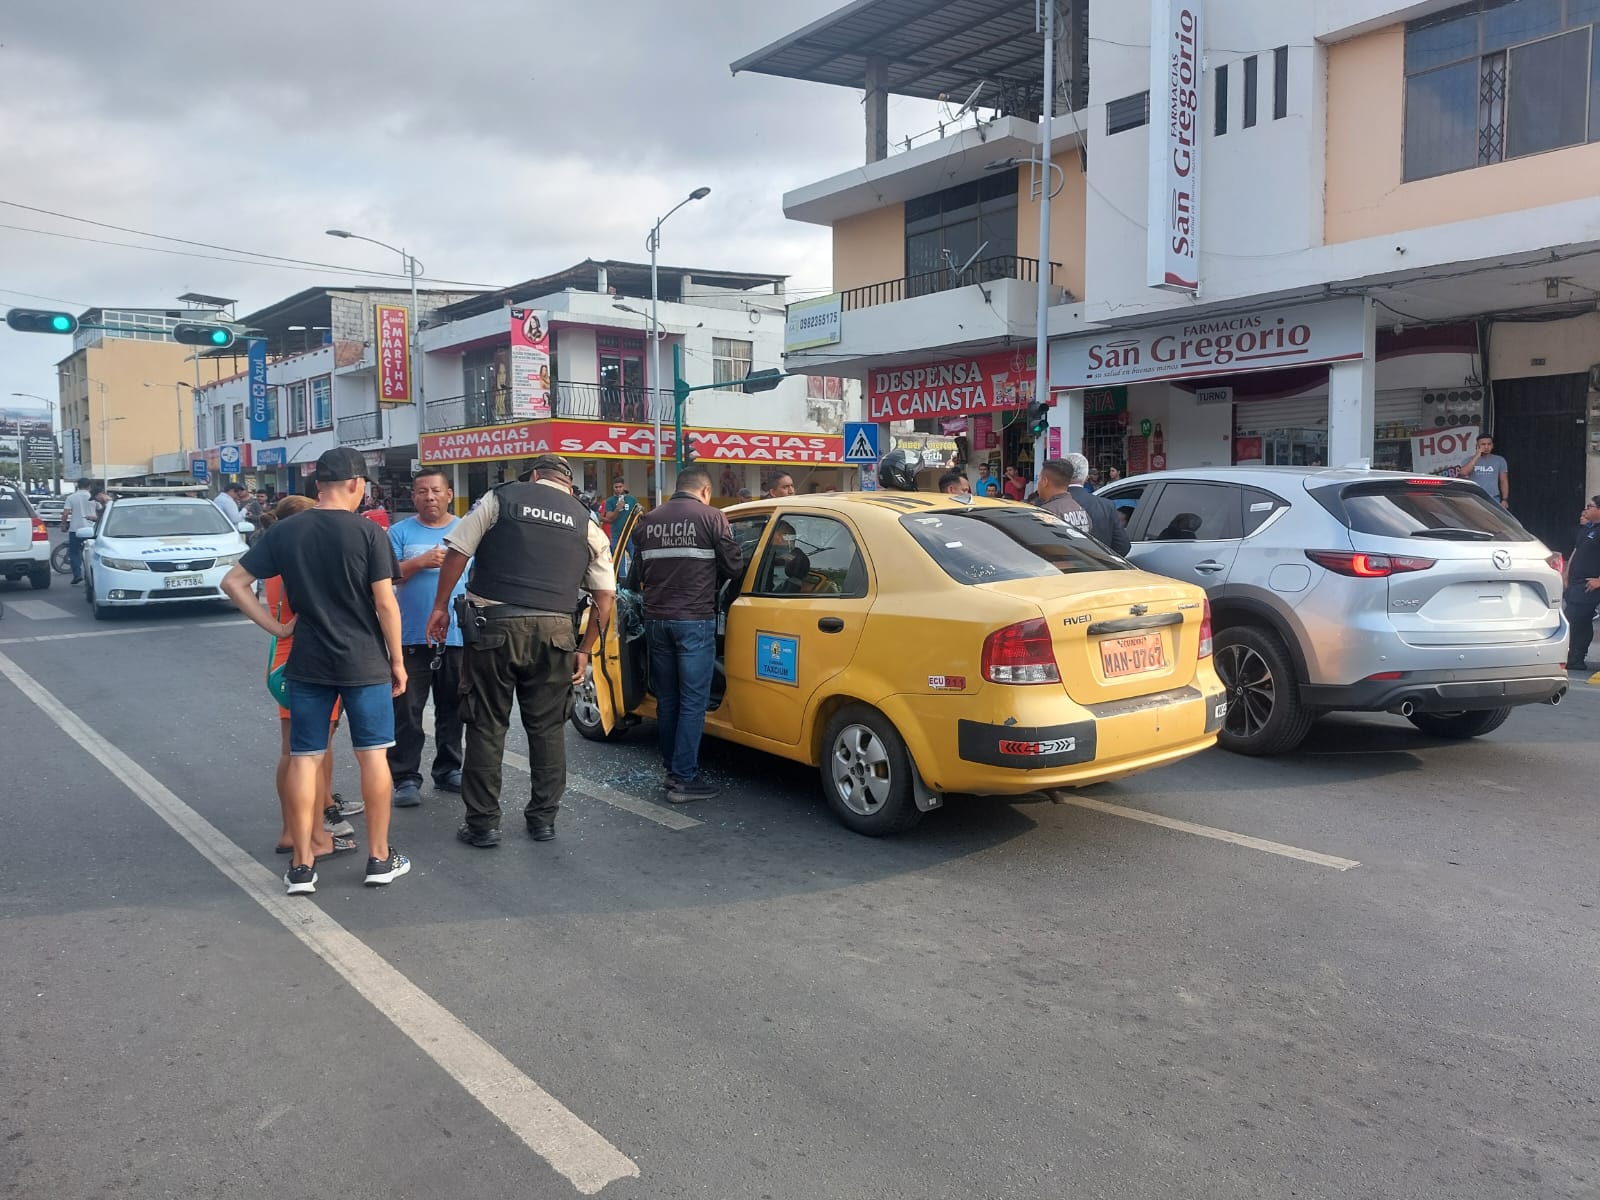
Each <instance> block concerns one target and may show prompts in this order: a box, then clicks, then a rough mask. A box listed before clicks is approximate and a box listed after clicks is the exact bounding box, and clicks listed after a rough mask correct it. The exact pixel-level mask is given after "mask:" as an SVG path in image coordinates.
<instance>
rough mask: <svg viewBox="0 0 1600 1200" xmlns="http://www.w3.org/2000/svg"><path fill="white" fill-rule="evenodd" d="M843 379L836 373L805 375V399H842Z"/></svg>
mask: <svg viewBox="0 0 1600 1200" xmlns="http://www.w3.org/2000/svg"><path fill="white" fill-rule="evenodd" d="M843 398H844V379H843V377H841V376H838V375H807V376H806V399H807V400H842V399H843Z"/></svg>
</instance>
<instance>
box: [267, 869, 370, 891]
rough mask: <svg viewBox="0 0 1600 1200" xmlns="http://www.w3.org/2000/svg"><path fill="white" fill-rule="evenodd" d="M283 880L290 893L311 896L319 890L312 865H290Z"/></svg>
mask: <svg viewBox="0 0 1600 1200" xmlns="http://www.w3.org/2000/svg"><path fill="white" fill-rule="evenodd" d="M369 869H370V868H369ZM283 882H284V884H285V885H286V886H287V887H288V889H289V895H291V896H309V895H311V893H312V892H314V891H316V890H317V873H316V872H315V871H314V870H312V869H311V868H310V867H290V868H289V869H288V870H287V871H285V872H284V873H283Z"/></svg>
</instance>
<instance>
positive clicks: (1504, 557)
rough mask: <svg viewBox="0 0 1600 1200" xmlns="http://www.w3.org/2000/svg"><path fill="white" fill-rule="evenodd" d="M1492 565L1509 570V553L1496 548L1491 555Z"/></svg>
mask: <svg viewBox="0 0 1600 1200" xmlns="http://www.w3.org/2000/svg"><path fill="white" fill-rule="evenodd" d="M1492 557H1493V559H1494V565H1495V566H1496V567H1497V568H1499V569H1500V570H1502V571H1509V570H1511V555H1510V553H1509V552H1508V551H1505V550H1496V551H1495V552H1494V554H1493V555H1492Z"/></svg>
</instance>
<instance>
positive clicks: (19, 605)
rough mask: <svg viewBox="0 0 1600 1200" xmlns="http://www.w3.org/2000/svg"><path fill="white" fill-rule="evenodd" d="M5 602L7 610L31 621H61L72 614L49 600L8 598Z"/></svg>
mask: <svg viewBox="0 0 1600 1200" xmlns="http://www.w3.org/2000/svg"><path fill="white" fill-rule="evenodd" d="M3 603H4V604H5V606H6V612H8V613H16V614H17V616H19V617H27V618H28V620H30V621H60V620H63V619H65V618H67V617H70V616H71V615H72V614H71V613H69V612H68V611H67V610H66V609H64V608H62V607H61V606H60V605H59V604H51V603H50V601H48V600H10V599H7V600H5V601H4V602H3Z"/></svg>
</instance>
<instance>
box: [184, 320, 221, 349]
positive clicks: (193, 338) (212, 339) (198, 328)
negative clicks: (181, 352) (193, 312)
mask: <svg viewBox="0 0 1600 1200" xmlns="http://www.w3.org/2000/svg"><path fill="white" fill-rule="evenodd" d="M172 340H173V341H175V342H177V343H178V344H179V345H180V346H209V347H210V348H211V349H213V350H222V349H224V348H226V347H228V346H231V345H233V330H232V329H230V328H228V327H227V326H226V325H200V324H196V323H194V322H187V321H186V322H182V323H180V324H177V325H174V326H173V327H172Z"/></svg>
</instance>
